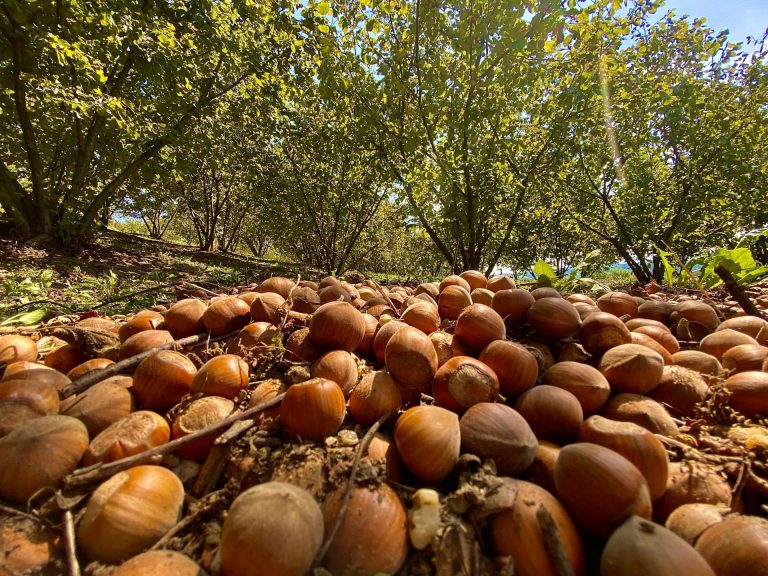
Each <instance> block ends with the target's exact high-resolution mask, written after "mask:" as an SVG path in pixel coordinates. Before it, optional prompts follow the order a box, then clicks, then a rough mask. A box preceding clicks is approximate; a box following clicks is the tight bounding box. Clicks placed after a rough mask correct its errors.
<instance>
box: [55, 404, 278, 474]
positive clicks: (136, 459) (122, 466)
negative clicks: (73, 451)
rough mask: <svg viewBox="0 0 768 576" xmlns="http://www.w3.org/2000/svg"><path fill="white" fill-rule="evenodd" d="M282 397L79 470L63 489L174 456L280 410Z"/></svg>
mask: <svg viewBox="0 0 768 576" xmlns="http://www.w3.org/2000/svg"><path fill="white" fill-rule="evenodd" d="M283 396H285V393H282V394H279V395H277V396H275V397H274V398H272V399H271V400H267V401H266V402H263V403H261V404H259V405H258V406H254V407H253V408H248V409H247V410H244V411H243V412H236V413H235V414H232V415H231V416H228V417H227V418H225V419H224V420H221V421H220V422H216V423H215V424H211V425H210V426H208V427H206V428H203V429H202V430H198V431H197V432H193V433H192V434H189V435H187V436H182V437H181V438H176V439H175V440H171V441H170V442H166V443H165V444H162V445H160V446H157V447H156V448H152V449H151V450H146V451H144V452H141V453H139V454H134V455H133V456H127V457H126V458H121V459H120V460H115V461H114V462H109V463H107V464H103V463H98V464H94V465H93V466H88V467H87V468H79V469H78V470H75V471H74V472H72V474H70V475H69V476H67V477H66V478H65V479H64V486H66V487H67V488H74V487H77V486H85V485H87V484H90V483H92V482H96V481H100V480H102V479H104V478H107V477H109V476H112V475H114V474H117V473H118V472H121V471H123V470H127V469H128V468H132V467H133V466H138V465H139V464H143V463H145V462H147V461H149V460H153V459H154V458H156V457H158V456H165V455H166V454H171V453H172V452H175V451H176V450H177V449H179V448H181V447H182V446H186V445H187V444H190V443H191V442H194V441H196V440H198V439H200V438H204V437H206V436H210V435H211V434H215V433H216V432H220V431H222V430H226V429H227V428H229V427H230V426H231V425H232V424H234V423H235V422H237V421H239V420H243V419H246V418H250V417H252V416H255V415H256V414H258V413H260V412H263V411H264V410H267V409H268V408H272V406H277V405H278V404H280V402H282V400H283Z"/></svg>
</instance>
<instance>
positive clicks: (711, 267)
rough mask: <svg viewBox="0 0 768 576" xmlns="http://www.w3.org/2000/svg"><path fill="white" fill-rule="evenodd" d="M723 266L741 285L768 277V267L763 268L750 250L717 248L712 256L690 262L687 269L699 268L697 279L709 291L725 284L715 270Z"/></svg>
mask: <svg viewBox="0 0 768 576" xmlns="http://www.w3.org/2000/svg"><path fill="white" fill-rule="evenodd" d="M720 265H722V266H723V267H724V268H725V269H726V270H728V271H729V272H730V273H731V274H732V275H733V277H734V278H736V281H737V282H738V283H739V284H749V283H750V282H754V281H756V280H758V279H760V278H761V277H763V276H766V275H768V266H761V265H760V264H759V263H758V262H756V261H755V259H754V258H753V256H752V251H751V250H750V249H749V248H734V249H732V250H730V249H726V248H717V249H716V250H715V251H714V252H712V253H711V254H709V255H707V256H704V257H698V258H694V259H691V260H689V261H688V262H687V263H686V268H687V269H689V270H692V269H694V268H697V267H698V273H697V277H698V280H699V282H700V283H701V285H702V286H703V287H704V288H705V289H707V290H709V289H711V288H714V287H715V286H719V285H720V284H722V283H723V281H722V279H721V278H720V276H718V275H717V273H716V272H715V268H717V267H718V266H720Z"/></svg>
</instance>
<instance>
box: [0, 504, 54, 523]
mask: <svg viewBox="0 0 768 576" xmlns="http://www.w3.org/2000/svg"><path fill="white" fill-rule="evenodd" d="M0 512H4V513H6V514H9V515H11V516H19V517H21V518H26V519H27V520H34V521H35V522H39V523H41V524H44V523H45V522H44V521H43V519H42V518H38V517H37V516H35V515H33V514H29V513H27V512H24V511H23V510H17V509H16V508H14V507H13V506H7V505H5V504H3V503H1V502H0Z"/></svg>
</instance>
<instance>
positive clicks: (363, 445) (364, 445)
mask: <svg viewBox="0 0 768 576" xmlns="http://www.w3.org/2000/svg"><path fill="white" fill-rule="evenodd" d="M389 416H390V415H389V414H385V415H384V416H382V417H381V418H379V419H378V420H376V422H374V423H373V425H372V426H371V427H370V428H369V429H368V432H366V433H365V436H363V439H362V440H361V441H360V446H358V449H357V453H356V454H355V461H354V462H353V463H352V471H351V472H350V473H349V482H348V484H347V490H346V492H344V498H343V499H342V500H341V506H340V507H339V514H338V516H336V520H335V521H334V523H333V527H331V531H330V532H329V533H328V537H327V538H326V539H325V543H324V544H323V545H322V547H321V548H320V550H319V551H318V553H317V556H315V566H319V565H320V564H321V563H322V562H323V559H324V558H325V555H326V554H327V553H328V549H329V548H330V547H331V543H332V542H333V539H334V538H335V537H336V533H337V532H338V531H339V528H340V527H341V523H342V522H343V521H344V515H345V514H346V512H347V506H348V505H349V499H350V497H351V496H352V489H353V488H354V487H355V476H357V468H358V467H359V466H360V460H361V459H362V457H363V454H365V452H366V451H367V450H368V445H369V444H370V443H371V441H372V440H373V436H374V434H376V432H377V431H378V430H379V428H380V427H381V425H382V424H384V422H386V421H387V418H389Z"/></svg>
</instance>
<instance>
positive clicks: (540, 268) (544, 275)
mask: <svg viewBox="0 0 768 576" xmlns="http://www.w3.org/2000/svg"><path fill="white" fill-rule="evenodd" d="M533 274H534V275H535V276H536V283H537V284H538V285H539V286H540V287H541V286H554V284H555V282H556V281H557V274H556V273H555V269H554V268H552V266H550V265H549V264H547V263H546V262H545V261H544V260H539V261H537V262H536V264H535V265H534V266H533Z"/></svg>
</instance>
